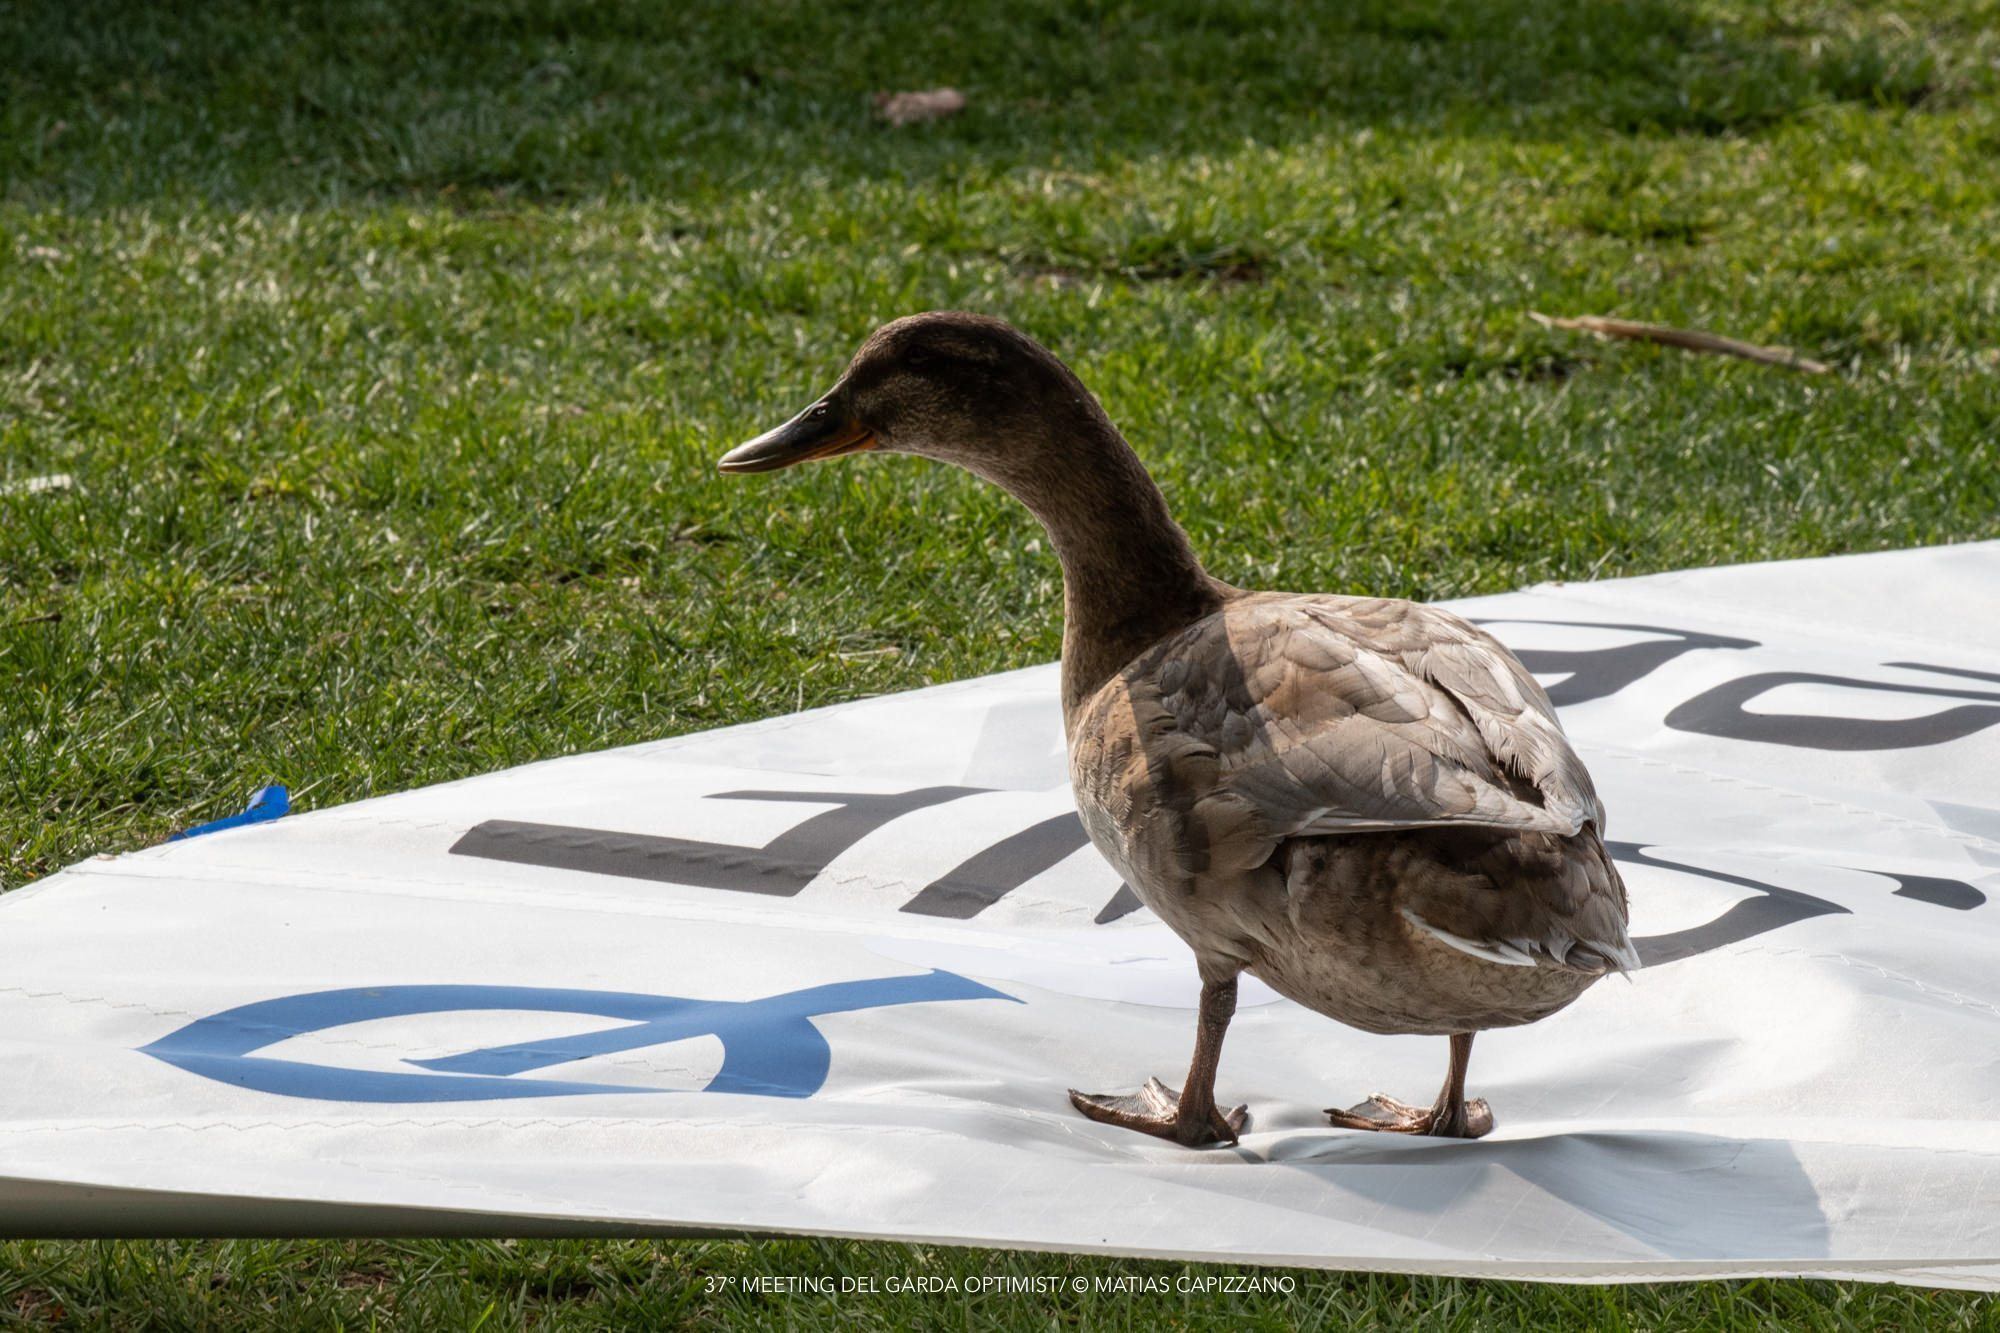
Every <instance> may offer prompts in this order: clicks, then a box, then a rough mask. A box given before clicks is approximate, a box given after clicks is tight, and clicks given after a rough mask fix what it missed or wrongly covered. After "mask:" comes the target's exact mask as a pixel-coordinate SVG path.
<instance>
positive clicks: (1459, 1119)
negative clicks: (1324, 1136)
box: [1326, 1032, 1493, 1139]
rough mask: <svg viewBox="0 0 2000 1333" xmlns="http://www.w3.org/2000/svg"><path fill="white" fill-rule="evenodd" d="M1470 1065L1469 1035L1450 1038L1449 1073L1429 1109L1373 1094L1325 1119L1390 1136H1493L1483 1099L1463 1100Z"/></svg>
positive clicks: (1346, 1127) (1463, 1137) (1447, 1137)
mask: <svg viewBox="0 0 2000 1333" xmlns="http://www.w3.org/2000/svg"><path fill="white" fill-rule="evenodd" d="M1471 1062H1472V1034H1471V1033H1470V1032H1457V1033H1453V1034H1452V1038H1451V1072H1450V1073H1448V1074H1446V1075H1445V1080H1444V1090H1443V1091H1442V1092H1440V1093H1438V1096H1437V1101H1435V1102H1433V1103H1432V1104H1431V1105H1429V1106H1424V1107H1417V1106H1411V1105H1410V1104H1408V1103H1407V1102H1399V1101H1397V1100H1396V1099H1395V1098H1393V1097H1384V1096H1383V1095H1382V1094H1381V1093H1379V1092H1378V1093H1376V1094H1375V1095H1374V1096H1373V1097H1370V1098H1369V1099H1368V1100H1367V1101H1365V1102H1363V1103H1361V1105H1359V1106H1355V1107H1350V1108H1349V1109H1347V1110H1345V1111H1339V1110H1331V1109H1329V1110H1328V1111H1327V1113H1326V1118H1327V1119H1328V1120H1331V1121H1332V1122H1333V1123H1334V1124H1336V1125H1338V1126H1339V1127H1340V1128H1342V1129H1381V1130H1387V1131H1389V1132H1390V1133H1392V1134H1429V1135H1432V1136H1434V1137H1436V1138H1441V1139H1477V1138H1484V1137H1485V1136H1486V1135H1488V1134H1491V1133H1492V1132H1493V1108H1491V1107H1489V1106H1488V1105H1487V1104H1486V1102H1485V1100H1484V1099H1481V1098H1475V1099H1474V1100H1472V1101H1467V1100H1465V1067H1466V1066H1467V1065H1468V1064H1470V1063H1471Z"/></svg>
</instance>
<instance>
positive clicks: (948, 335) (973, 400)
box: [718, 310, 1096, 484]
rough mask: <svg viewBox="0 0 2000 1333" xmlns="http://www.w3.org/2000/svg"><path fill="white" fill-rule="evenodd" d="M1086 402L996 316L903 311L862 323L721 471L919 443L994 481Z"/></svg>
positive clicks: (1090, 409)
mask: <svg viewBox="0 0 2000 1333" xmlns="http://www.w3.org/2000/svg"><path fill="white" fill-rule="evenodd" d="M1077 411H1083V412H1086V413H1094V412H1095V411H1096V405H1095V403H1094V402H1093V401H1092V400H1091V398H1090V395H1089V394H1088V393H1087V392H1086V391H1085V390H1084V388H1083V385H1082V384H1080V383H1079V382H1078V381H1077V379H1076V377H1075V376H1074V375H1072V374H1070V372H1069V370H1068V369H1067V368H1066V367H1064V365H1063V364H1062V362H1060V361H1058V360H1057V359H1056V358H1055V356H1054V355H1052V354H1051V353H1050V352H1049V351H1048V350H1047V349H1046V348H1044V347H1042V346H1041V345H1040V344H1039V343H1037V342H1036V341H1035V340H1034V339H1032V338H1030V337H1028V336H1027V335H1026V334H1024V333H1021V332H1019V331H1018V330H1016V329H1014V328H1013V327H1012V326H1010V325H1008V324H1007V323H1006V322H1005V321H1003V320H998V319H992V318H990V317H988V316H985V315H972V314H966V313H964V312H962V311H956V310H941V311H933V312H931V313H929V314H923V315H911V316H909V317H908V318H906V319H899V320H896V321H895V322H894V323H890V324H884V325H883V326H882V327H881V328H879V329H877V330H875V332H873V333H872V334H870V335H868V339H867V341H865V342H863V343H862V344H861V350H860V351H858V352H856V353H855V354H854V360H853V361H852V362H851V363H850V364H849V365H848V367H847V373H846V374H844V375H842V376H841V377H840V379H839V381H838V382H836V383H835V384H834V386H833V387H832V388H831V389H828V390H827V391H826V393H824V394H823V395H821V396H820V398H819V399H818V400H817V401H816V402H814V403H813V404H812V405H811V406H809V407H807V408H806V410H805V411H803V412H801V413H799V414H798V415H797V416H795V417H793V418H792V419H791V420H790V421H787V422H786V423H785V424H784V425H782V426H779V427H778V428H777V429H775V430H770V431H766V432H765V433H764V434H762V435H759V436H758V437H757V438H756V439H754V440H751V441H750V442H748V443H747V444H741V445H738V446H737V447H736V448H734V449H732V450H730V451H729V452H728V453H727V454H725V455H724V456H723V458H722V460H721V462H720V463H719V464H718V466H719V467H720V468H721V469H722V470H723V471H724V472H772V471H775V470H777V469H779V468H785V467H790V466H792V465H793V464H794V463H805V462H809V461H811V460H813V459H819V458H834V457H838V456H839V455H841V454H852V453H859V452H862V451H864V450H873V449H880V450H885V451H888V452H892V453H904V454H921V455H923V456H924V457H927V458H936V459H941V460H943V461H945V462H948V463H956V464H958V465H959V466H960V467H964V468H968V469H970V470H971V471H973V472H975V473H978V474H979V475H981V476H983V477H986V478H988V479H989V480H994V481H999V482H1002V483H1003V484H1005V483H1006V482H1007V481H1008V480H1009V479H1010V474H1014V473H1016V472H1017V471H1018V470H1019V469H1020V468H1022V467H1024V466H1029V465H1031V463H1032V461H1033V460H1036V459H1037V458H1038V457H1039V456H1040V455H1041V454H1042V450H1043V447H1044V446H1045V445H1046V444H1047V442H1048V441H1050V440H1051V439H1052V438H1054V437H1055V436H1056V435H1057V434H1058V433H1067V432H1060V431H1059V430H1058V429H1057V428H1058V427H1059V426H1060V425H1061V424H1063V419H1064V418H1066V417H1069V416H1070V414H1072V413H1074V412H1077Z"/></svg>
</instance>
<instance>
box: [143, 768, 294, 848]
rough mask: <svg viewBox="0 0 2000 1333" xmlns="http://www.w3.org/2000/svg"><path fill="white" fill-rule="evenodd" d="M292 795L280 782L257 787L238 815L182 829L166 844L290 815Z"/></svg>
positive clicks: (267, 821) (264, 822)
mask: <svg viewBox="0 0 2000 1333" xmlns="http://www.w3.org/2000/svg"><path fill="white" fill-rule="evenodd" d="M291 809H292V794H291V793H290V792H288V791H286V790H285V785H284V784H283V783H282V782H274V783H272V784H271V785H270V786H268V787H259V788H258V789H257V790H256V791H254V792H252V793H251V794H250V804H248V805H246V806H244V807H243V813H242V814H240V815H230V816H228V817H226V818H223V819H211V820H210V821H209V822H208V823H206V824H196V825H195V826H194V827H193V828H191V829H183V830H181V831H180V832H179V833H176V834H174V836H173V837H171V838H168V839H167V841H168V842H179V841H180V840H181V839H182V838H199V837H200V836H201V835H202V834H204V833H220V832H222V830H224V829H226V828H240V827H241V826H242V825H244V824H266V823H269V822H270V821H271V820H273V819H277V818H279V817H280V816H282V815H286V814H290V813H291Z"/></svg>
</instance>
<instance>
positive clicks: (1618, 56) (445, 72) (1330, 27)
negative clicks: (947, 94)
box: [0, 0, 1937, 207]
mask: <svg viewBox="0 0 2000 1333" xmlns="http://www.w3.org/2000/svg"><path fill="white" fill-rule="evenodd" d="M0 49H6V50H8V51H10V52H11V53H12V54H11V55H10V58H9V59H8V60H7V61H6V62H5V68H4V69H0V93H4V97H0V179H4V180H6V181H8V182H10V183H9V184H7V185H6V186H5V187H4V191H0V197H4V198H12V199H13V200H15V201H25V202H59V203H64V204H68V205H71V206H85V207H87V206H90V205H93V204H115V203H122V202H143V201H146V200H148V199H153V198H158V197H162V196H165V197H180V198H201V199H209V200H212V201H217V202H257V203H269V202H277V201H295V202H302V203H326V202H333V201H338V200H339V199H341V198H345V197H350V196H353V195H355V194H362V195H395V194H400V193H416V194H430V193H434V192H437V191H442V190H452V191H460V192H466V193H468V194H478V193H482V192H483V193H486V194H491V193H494V192H500V193H506V194H514V195H522V196H526V197H529V198H535V199H542V200H557V199H561V198H563V197H564V196H567V195H588V196H602V195H613V196H616V195H619V194H632V195H644V196H648V197H654V198H659V197H663V196H664V197H671V196H673V195H674V194H676V193H693V192H701V191H706V190H716V189H735V190H751V189H793V188H812V187H813V186H814V185H815V183H830V182H842V181H849V180H854V179H864V180H868V179H878V178H879V179H888V180H892V181H904V182H909V183H917V184H923V185H925V186H927V187H931V188H936V187H939V186H941V185H945V184H948V183H950V182H952V181H953V180H954V179H956V178H958V177H959V176H960V175H961V173H963V172H965V171H967V170H968V169H972V170H977V169H981V168H985V169H1006V168H1008V167H1011V166H1019V165H1037V166H1048V167H1053V166H1076V167H1088V166H1091V165H1097V164H1102V163H1105V162H1107V161H1113V160H1116V159H1119V158H1123V157H1136V156H1145V155H1150V154H1155V153H1161V152H1165V153H1171V154H1174V155H1178V156H1184V155H1189V154H1196V153H1200V152H1204V151H1213V150H1218V149H1224V148H1228V147H1233V146H1235V145H1238V144H1240V143H1242V142H1244V141H1245V140H1249V141H1253V142H1266V143H1281V142H1287V141H1293V140H1296V139H1298V138H1301V137H1304V136H1308V135H1311V134H1315V133H1321V132H1326V131H1329V130H1338V129H1343V128H1355V127H1362V126H1373V125H1385V126H1399V125H1402V126H1416V127H1430V128H1438V129H1444V130H1449V131H1452V132H1458V133H1468V134H1509V135H1518V136H1521V137H1525V138H1534V137H1546V136H1551V135H1558V134H1566V133H1572V132H1575V131H1576V130H1578V129H1584V130H1589V129H1610V130H1613V131H1618V132H1638V133H1644V132H1663V133H1693V134H1720V133H1739V132H1749V131H1754V130H1756V129H1758V128H1759V127H1762V126H1767V125H1769V124H1772V123H1774V122H1776V121H1780V120H1783V119H1785V118H1786V117H1789V116H1792V115H1794V114H1796V113H1798V112H1799V111H1801V110H1802V109H1804V108H1806V107H1808V106H1811V105H1814V104H1816V103H1823V102H1827V101H1840V100H1851V101H1861V102H1866V103H1870V104H1892V105H1914V104H1916V103H1919V102H1921V101H1924V100H1925V99H1926V98H1929V97H1932V96H1933V95H1934V93H1935V92H1936V75H1937V71H1936V61H1935V60H1934V58H1933V56H1932V54H1931V51H1932V48H1931V47H1930V46H1929V45H1927V44H1926V41H1925V39H1924V38H1923V37H1921V36H1919V35H1917V34H1915V33H1913V32H1912V31H1911V30H1910V29H1909V28H1908V27H1906V26H1905V27H1892V28H1882V29H1874V28H1868V27H1866V26H1865V25H1864V26H1859V27H1852V28H1847V29H1840V30H1825V29H1820V28H1815V29H1810V30H1808V29H1807V28H1804V27H1800V26H1798V25H1796V24H1793V23H1790V22H1789V21H1787V20H1785V19H1783V18H1780V17H1778V16H1777V15H1774V14H1770V13H1768V12H1766V13H1763V14H1762V15H1761V16H1760V17H1757V18H1755V19H1749V20H1743V21H1740V22H1733V23H1725V22H1721V21H1718V20H1717V19H1715V18H1714V17H1712V16H1706V15H1703V14H1700V13H1698V12H1697V7H1696V6H1694V5H1691V4H1686V3H1677V2H1675V0H1632V2H1631V3H1624V4H1618V5H1606V4H1599V3H1593V2H1591V0H1460V2H1456V3H1455V2H1454V0H1361V2H1360V3H1355V4H1347V5H1329V6H1317V7H1306V6H1296V5H1293V4H1291V3H1289V0H1234V2H1233V3H1223V4H1212V3H1207V2H1206V0H1166V2H1165V3H1160V4H1146V5H1139V4H1131V5H1117V4H1096V5H1091V4H1084V5H1071V4H1062V3H1056V2H1055V0H1039V2H1037V3H1029V4H1006V3H994V2H983V3H982V2H981V0H966V2H965V3H956V4H936V3H931V4H925V3H920V2H918V0H883V2H880V3H857V2H850V3H845V4H824V3H813V2H812V0H792V2H791V3H771V4H759V5H751V6H746V5H740V4H737V3H734V2H733V0H692V2H691V3H686V4H659V3H656V2H655V0H597V2H596V3H576V4H570V3H558V2H557V0H469V2H468V3H460V4H452V5H446V6H433V5H423V4H418V3H415V2H414V0H327V2H326V3H323V4H316V5H303V6H278V5H268V4H263V3H258V0H218V2H217V3H214V4H210V5H206V6H200V7H189V6H159V5H149V4H143V3H138V2H137V0H84V2H82V3H73V4H67V5H36V4H27V5H18V6H8V7H4V8H0ZM936 84H951V85H955V86H957V87H960V88H963V89H965V90H966V91H967V92H968V93H969V94H970V96H971V99H972V104H971V108H970V109H969V110H968V111H967V112H966V113H965V114H964V115H962V116H960V117H958V118H956V119H954V120H951V121H948V122H944V123H941V124H936V125H928V126H919V127H911V128H906V129H903V130H897V131H892V130H889V129H887V128H885V127H883V126H880V125H878V124H877V123H875V122H874V120H873V118H872V117H871V115H870V114H869V111H868V95H869V93H870V92H871V91H872V90H876V89H885V88H915V87H929V86H932V85H936Z"/></svg>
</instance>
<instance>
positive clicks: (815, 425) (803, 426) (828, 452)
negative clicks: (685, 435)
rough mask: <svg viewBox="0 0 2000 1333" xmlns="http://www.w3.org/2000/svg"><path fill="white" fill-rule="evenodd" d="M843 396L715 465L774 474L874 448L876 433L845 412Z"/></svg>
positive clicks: (817, 405)
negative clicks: (803, 464) (786, 468)
mask: <svg viewBox="0 0 2000 1333" xmlns="http://www.w3.org/2000/svg"><path fill="white" fill-rule="evenodd" d="M845 399H846V395H845V394H842V393H839V392H837V391H836V392H834V393H830V394H828V395H827V396H826V397H824V398H822V399H820V400H819V401H818V402H816V403H814V404H813V405H812V406H811V407H808V408H807V409H806V410H805V411H803V412H801V413H799V414H798V415H797V416H795V417H793V418H792V419H791V420H790V421H787V422H786V423H785V424H784V425H782V426H780V427H778V428H777V429H776V430H769V431H765V432H764V433H763V434H762V435H759V436H758V437H757V438H756V439H754V440H751V441H750V442H749V443H747V444H739V445H737V446H736V447H735V448H734V449H731V450H730V451H729V452H728V453H726V454H724V455H723V456H722V459H721V461H720V462H718V463H717V464H716V466H717V467H719V468H721V469H722V470H723V471H724V472H776V471H777V470H778V469H779V468H782V467H790V466H791V465H792V464H794V463H806V462H810V461H812V460H813V459H815V458H833V457H835V456H837V455H840V454H852V453H859V452H860V451H862V450H863V449H873V448H874V447H875V433H874V432H873V431H871V430H869V429H868V428H867V427H866V426H864V425H862V424H861V423H860V422H859V421H858V420H856V419H855V417H854V414H853V413H852V412H851V411H849V410H848V408H847V405H846V401H845Z"/></svg>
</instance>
